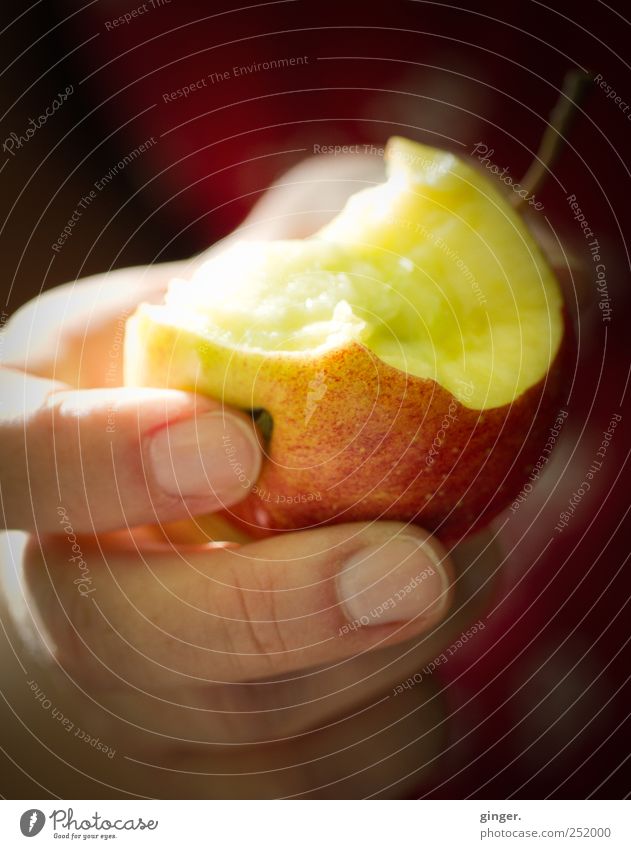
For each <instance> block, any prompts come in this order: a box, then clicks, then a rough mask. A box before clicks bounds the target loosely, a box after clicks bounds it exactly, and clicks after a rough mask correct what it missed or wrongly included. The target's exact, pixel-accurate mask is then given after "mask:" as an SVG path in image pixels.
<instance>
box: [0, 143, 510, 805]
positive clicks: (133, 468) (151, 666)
mask: <svg viewBox="0 0 631 849" xmlns="http://www.w3.org/2000/svg"><path fill="white" fill-rule="evenodd" d="M373 168H374V163H367V162H365V161H362V160H360V159H359V158H353V159H352V160H350V161H349V162H345V161H343V160H339V159H338V160H334V161H332V162H331V163H329V162H321V161H318V162H316V163H307V164H306V165H304V166H301V169H299V170H295V171H294V172H290V174H289V175H287V176H286V178H284V180H282V181H281V185H280V186H277V187H275V188H274V189H272V191H271V192H270V193H269V195H267V196H266V197H265V198H263V200H262V201H261V203H260V204H259V206H258V208H257V209H256V210H255V211H254V213H253V216H252V217H251V218H250V219H249V220H248V221H247V222H246V224H245V229H244V232H245V233H250V232H251V233H253V234H256V236H257V237H258V238H267V237H278V236H298V235H305V234H306V233H308V232H311V231H313V230H315V229H316V228H317V227H319V226H321V224H322V223H324V221H325V220H327V218H328V217H330V214H331V213H332V211H335V210H336V209H337V208H339V206H341V204H342V203H343V201H344V199H345V197H346V196H347V195H348V194H349V193H350V192H351V191H354V190H355V189H356V188H357V183H358V181H364V182H371V181H372V182H374V181H376V180H377V179H378V177H377V175H375V174H374V171H373ZM324 187H326V189H327V192H326V193H325V192H324ZM323 200H324V203H323ZM315 208H317V209H318V210H319V211H318V212H314V209H315ZM195 261H196V260H193V261H192V263H183V264H176V265H172V266H155V267H151V268H145V269H128V270H124V271H120V272H112V273H110V274H108V275H104V276H101V277H97V278H93V279H91V280H89V281H84V282H83V283H81V284H75V285H73V286H67V287H61V288H60V289H59V290H55V291H54V292H51V293H48V294H47V295H45V296H44V297H43V298H42V299H40V300H39V301H38V302H33V303H32V304H30V305H28V306H27V307H26V308H24V309H23V310H22V311H21V312H20V313H19V314H18V315H17V316H16V317H15V318H14V319H12V321H11V322H10V324H9V326H8V328H7V338H6V346H5V349H4V363H3V365H4V369H3V370H2V372H1V373H2V381H3V397H5V398H9V399H12V400H13V402H14V403H13V406H14V408H15V409H14V410H13V413H12V415H4V416H3V418H2V420H1V422H0V469H1V470H2V471H1V473H0V493H1V494H2V509H3V514H2V515H3V517H4V521H5V524H6V526H7V527H8V528H10V529H12V530H11V532H10V533H6V534H4V535H3V537H2V540H1V557H0V564H1V569H2V571H1V575H2V597H1V603H2V610H1V616H2V623H3V630H2V633H1V635H0V657H1V661H2V669H3V682H2V683H3V695H4V699H3V700H2V703H1V704H0V713H1V719H2V722H1V723H0V728H1V729H2V731H1V732H0V733H1V743H2V757H3V768H2V774H3V776H4V779H3V783H4V786H3V788H2V792H3V794H4V795H5V796H14V797H17V798H26V797H30V798H42V797H46V796H55V795H56V796H61V797H64V796H66V797H71V798H103V797H135V796H149V797H165V798H169V797H180V796H181V797H199V798H222V797H235V796H236V797H255V798H267V797H279V796H281V797H284V796H296V795H301V796H312V797H327V796H332V797H355V798H357V797H364V796H368V795H373V794H374V795H379V796H395V797H396V796H401V795H404V794H406V793H411V792H414V788H418V786H419V782H420V783H422V782H424V781H430V780H431V778H432V775H433V773H434V771H435V770H436V768H437V765H438V763H439V762H440V757H439V756H440V753H441V751H442V748H443V746H444V744H445V738H446V725H445V716H444V712H443V707H442V697H441V695H440V687H439V682H438V679H437V678H436V677H431V678H430V679H428V680H424V681H423V682H422V683H421V684H419V685H418V686H415V687H413V688H411V689H407V690H405V692H404V693H402V694H401V695H397V696H396V697H393V696H392V693H393V689H394V688H395V687H396V686H397V685H398V684H399V683H400V682H402V681H405V680H406V679H407V678H408V677H409V676H410V675H413V674H414V673H415V672H416V671H417V670H418V669H420V668H421V667H422V666H423V665H424V664H426V663H428V662H430V661H431V660H432V659H434V658H435V657H437V656H438V655H440V653H441V651H442V650H443V648H444V647H445V646H446V645H449V644H450V643H451V642H452V641H453V640H454V639H456V638H457V637H458V636H459V635H460V634H461V633H462V631H463V630H465V629H466V627H467V626H468V624H469V623H470V622H471V621H473V620H475V619H476V618H478V617H479V616H480V615H481V613H482V611H483V610H484V609H486V607H487V606H488V603H489V595H490V593H491V592H492V578H493V576H494V574H495V572H496V570H497V566H498V556H497V554H496V553H495V548H494V545H493V536H492V533H491V532H490V531H488V532H485V533H484V534H480V535H478V536H476V537H474V538H472V539H470V540H468V541H467V542H466V543H464V544H463V545H461V546H458V547H457V548H451V547H450V548H447V549H445V548H444V547H443V546H442V545H441V544H440V543H439V542H438V541H437V540H436V539H435V538H433V537H432V536H431V535H430V534H428V533H427V532H426V531H424V530H422V529H421V528H409V527H408V528H406V526H405V525H404V524H402V523H399V522H389V521H383V522H368V523H349V524H340V525H337V526H335V527H319V528H316V529H313V530H309V531H303V532H296V533H289V534H283V535H281V536H278V537H271V538H270V539H265V540H260V541H256V542H250V543H247V544H244V545H241V546H238V547H237V546H235V545H234V544H226V543H223V542H220V541H217V542H210V543H204V544H196V543H194V542H191V541H188V542H182V541H181V537H180V541H178V535H177V533H171V529H172V528H176V527H177V526H178V523H181V522H182V521H188V520H189V518H190V516H191V515H193V516H198V515H205V514H208V513H212V512H213V511H216V510H218V509H219V508H220V507H222V506H225V503H224V502H222V499H221V498H219V497H218V495H217V493H216V492H215V493H214V492H212V491H210V490H209V492H207V493H203V494H201V495H197V496H195V497H194V498H190V497H174V496H173V495H171V496H168V497H167V496H165V494H164V492H162V491H161V490H160V488H159V487H158V486H157V485H156V481H155V480H154V479H152V478H151V475H149V474H142V473H141V472H142V471H144V470H145V465H143V464H144V463H145V461H146V457H145V455H144V454H143V450H144V449H143V441H142V440H143V438H144V435H145V434H146V433H147V432H151V433H153V432H154V431H155V429H156V428H158V427H165V426H167V425H169V422H172V421H176V420H177V421H182V420H185V419H186V418H187V417H189V418H190V417H193V416H196V415H199V414H204V413H208V412H212V410H213V409H215V405H214V402H212V401H210V400H209V399H207V398H203V397H199V396H196V395H194V394H192V393H187V392H176V391H174V390H168V389H163V390H155V391H145V390H139V389H122V388H120V385H121V384H122V375H121V373H120V371H117V369H120V368H121V365H122V364H121V362H120V359H118V360H115V361H114V362H112V357H111V353H110V352H111V349H112V344H113V340H115V339H116V338H117V334H118V333H119V328H120V323H121V320H122V319H124V317H125V316H126V315H127V314H129V313H130V312H131V311H132V310H133V309H134V308H135V306H136V304H137V303H138V302H139V301H142V300H147V299H149V300H159V299H160V297H161V295H162V293H163V291H164V288H165V286H166V284H167V282H168V279H169V278H170V277H171V276H173V275H177V276H186V274H187V273H190V270H191V268H192V267H193V265H194V263H195ZM104 388H105V389H104ZM25 390H27V391H26V392H25ZM25 399H26V403H25ZM17 401H19V402H20V403H16V402H17ZM112 405H116V409H117V411H118V412H117V427H116V433H115V435H114V436H112V435H111V434H108V433H107V415H108V411H109V410H110V409H111V407H112ZM232 415H237V416H238V415H239V414H238V413H236V412H233V413H232ZM243 421H244V423H245V424H247V418H246V417H244V418H243ZM53 437H54V441H53ZM204 449H205V451H207V452H208V455H209V456H210V457H211V458H213V457H215V456H216V459H217V462H220V460H221V456H220V455H221V453H222V452H223V448H222V446H221V445H219V444H213V445H207V446H204ZM230 497H231V499H232V502H233V503H234V504H235V505H236V504H237V503H238V499H239V498H242V499H243V498H245V497H247V491H245V490H243V491H242V492H241V493H237V494H236V495H235V494H234V493H231V496H230ZM59 503H61V504H64V505H68V515H69V516H70V517H71V518H72V524H73V527H74V529H75V531H76V535H75V536H74V537H73V540H74V542H73V545H77V546H78V547H79V550H80V551H81V555H82V556H83V557H84V558H85V562H86V563H87V564H88V569H89V576H90V580H91V583H90V585H89V588H90V589H93V590H94V593H93V594H91V595H88V596H84V595H81V594H80V593H79V592H78V591H77V585H76V583H75V581H76V575H77V569H76V568H75V567H74V565H71V564H70V563H69V554H70V551H69V544H70V543H71V539H70V538H69V536H68V533H67V532H66V533H60V531H59V516H58V515H57V513H56V510H57V507H58V504H59ZM403 530H406V531H407V533H408V534H410V533H411V534H413V535H414V536H415V538H416V540H417V541H418V545H419V546H420V547H421V548H422V549H423V550H424V551H425V552H427V554H428V555H429V556H430V557H431V558H433V559H439V560H440V563H441V568H442V569H443V571H444V574H445V575H446V577H447V579H448V584H449V587H448V589H447V591H446V596H445V604H444V605H443V607H442V609H435V610H434V612H430V613H429V614H428V613H424V612H423V605H422V603H421V602H422V599H419V610H418V613H413V614H411V615H410V614H409V612H408V616H407V617H406V618H403V619H401V620H400V621H394V622H390V623H388V624H385V623H384V624H374V625H371V626H369V627H362V628H357V629H354V630H350V631H348V632H347V633H342V631H343V629H344V627H345V625H347V624H348V622H349V613H348V610H347V608H346V607H345V605H344V603H342V602H340V598H339V592H338V590H339V587H338V584H337V581H338V575H339V572H340V568H341V565H342V564H343V563H344V562H345V561H346V560H347V559H348V557H349V556H352V555H353V554H356V553H357V552H358V551H361V550H363V549H364V548H365V547H366V546H373V547H374V546H377V547H379V546H385V545H386V544H387V543H388V541H389V540H392V539H393V538H394V537H396V536H397V535H399V534H400V533H401V532H402V531H403ZM86 602H87V603H86ZM47 702H50V706H49V707H46V706H45V705H46V703H47ZM53 710H54V711H55V713H54V714H53ZM95 741H96V742H95ZM99 746H100V748H99ZM104 747H106V749H107V751H106V750H105V748H104ZM112 752H113V754H111V755H110V753H112ZM35 794H36V795H35Z"/></svg>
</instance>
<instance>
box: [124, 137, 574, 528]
mask: <svg viewBox="0 0 631 849" xmlns="http://www.w3.org/2000/svg"><path fill="white" fill-rule="evenodd" d="M386 166H387V180H386V181H385V182H384V183H382V184H380V185H377V186H374V187H370V188H367V189H364V190H363V191H360V192H358V193H357V194H355V195H353V196H352V197H351V198H350V200H349V201H348V202H347V204H346V206H345V208H344V209H343V210H342V211H341V212H340V213H339V214H338V215H337V217H336V218H335V219H333V221H331V223H330V224H328V225H327V226H326V227H325V228H324V229H322V230H320V231H319V232H318V233H317V234H316V235H314V236H311V237H309V238H307V239H295V240H285V241H269V242H264V241H259V242H247V241H243V242H238V243H236V244H234V245H233V246H231V247H229V248H226V249H225V250H223V251H221V252H220V253H218V254H216V255H214V256H213V257H211V258H210V259H209V260H208V261H207V262H205V263H204V264H203V265H202V266H201V267H200V268H199V269H198V270H197V271H196V273H195V274H194V275H193V277H192V278H191V279H190V280H188V281H184V280H174V281H173V282H172V283H171V285H170V287H169V291H168V294H167V296H166V299H165V302H164V304H160V305H149V304H142V305H141V306H140V307H139V308H138V310H137V311H136V313H135V314H134V315H133V316H132V317H131V318H130V319H129V321H128V325H127V332H126V346H125V348H126V351H125V356H126V363H125V369H126V381H127V382H128V383H129V384H130V385H143V386H146V385H148V386H166V387H174V388H179V389H187V390H193V391H196V392H202V393H206V394H208V395H210V396H212V397H214V398H216V399H219V400H221V401H223V402H225V403H226V404H229V405H233V406H236V407H240V408H242V409H245V410H249V411H252V414H253V415H254V416H255V418H256V420H257V421H258V422H259V424H260V429H261V433H262V438H263V439H264V442H265V455H266V460H265V462H264V466H263V470H262V473H261V476H260V478H259V480H258V481H256V482H254V481H243V485H244V487H248V486H250V485H254V486H253V489H252V491H251V493H250V494H249V495H248V497H247V498H246V499H245V500H244V501H243V502H242V503H241V504H240V505H238V506H237V507H235V508H232V511H231V515H232V516H233V518H235V519H236V520H238V522H239V523H240V525H241V526H242V527H246V528H247V529H248V530H249V532H250V533H252V534H253V535H256V534H261V533H267V532H270V531H272V532H278V531H282V530H288V529H296V528H307V527H313V526H316V525H318V524H320V523H328V522H347V521H356V520H372V519H385V518H388V519H397V520H401V521H413V522H417V523H419V524H421V525H423V526H424V527H426V528H429V529H431V530H433V531H434V532H435V533H437V534H438V535H439V537H441V538H442V539H443V540H446V541H452V540H455V539H457V538H461V537H463V536H464V535H466V534H467V533H469V532H471V531H473V530H475V529H476V528H478V527H480V526H481V525H483V524H485V523H486V522H488V521H489V519H490V518H491V517H493V516H494V515H496V514H497V513H498V512H499V511H501V510H502V509H503V508H504V507H506V506H507V504H508V503H509V502H510V501H511V499H512V498H513V497H514V496H515V495H516V494H517V493H518V492H519V490H520V488H521V486H522V484H523V482H524V480H525V478H526V477H527V475H528V474H529V472H530V470H531V467H532V464H533V463H534V462H535V461H536V459H537V458H538V457H539V456H540V454H541V450H542V448H543V446H544V443H545V440H546V432H547V429H548V427H549V425H550V423H551V421H552V420H553V419H554V417H555V412H556V404H557V399H558V394H559V391H560V387H561V386H562V381H563V372H564V367H563V361H564V352H565V350H566V345H565V344H564V339H566V338H567V335H568V325H567V318H566V312H565V308H564V303H563V298H562V296H561V292H560V288H559V285H558V282H557V280H556V278H555V275H554V273H553V271H552V269H551V268H550V265H549V263H548V262H547V260H546V259H545V257H544V255H543V253H542V251H541V250H540V249H539V247H538V246H537V243H536V242H535V240H534V238H533V236H532V235H531V234H530V232H529V230H528V229H527V227H526V225H525V223H524V221H523V220H522V218H521V217H520V215H519V214H518V213H517V212H516V211H515V210H514V209H513V208H512V206H511V205H510V203H509V202H508V201H507V199H506V198H505V197H504V196H503V195H502V194H500V192H499V191H498V190H497V188H496V187H495V185H493V184H492V183H491V182H490V181H489V179H488V178H487V177H486V176H485V175H483V174H481V173H480V172H478V171H477V170H475V169H474V168H473V167H471V166H470V165H469V164H467V163H466V162H465V161H463V160H462V159H460V158H458V157H456V156H455V155H453V154H451V153H449V152H446V151H443V150H438V149H434V148H430V147H426V146H424V145H421V144H416V143H414V142H411V141H408V140H406V139H402V138H392V139H391V140H390V141H389V143H388V145H387V148H386ZM225 447H226V450H227V451H230V446H229V445H226V446H225ZM238 473H239V472H238V464H236V463H235V474H238Z"/></svg>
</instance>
